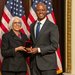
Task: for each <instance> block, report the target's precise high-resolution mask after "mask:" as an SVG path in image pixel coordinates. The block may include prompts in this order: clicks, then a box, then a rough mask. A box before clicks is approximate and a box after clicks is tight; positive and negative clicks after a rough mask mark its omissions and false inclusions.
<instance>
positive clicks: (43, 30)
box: [37, 20, 48, 41]
mask: <svg viewBox="0 0 75 75" xmlns="http://www.w3.org/2000/svg"><path fill="white" fill-rule="evenodd" d="M47 22H48V21H47V20H46V21H45V23H44V25H43V27H42V28H41V30H40V33H39V35H38V38H37V41H38V40H39V39H40V38H41V36H42V34H43V33H44V32H45V30H46V28H47V26H48V25H47Z"/></svg>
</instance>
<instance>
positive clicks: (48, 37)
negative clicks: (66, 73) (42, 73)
mask: <svg viewBox="0 0 75 75" xmlns="http://www.w3.org/2000/svg"><path fill="white" fill-rule="evenodd" d="M34 26H35V23H34V24H32V25H31V40H32V42H33V47H36V48H40V50H41V53H37V54H35V55H34V56H32V57H31V68H32V67H33V66H34V63H33V61H34V60H35V61H36V64H37V67H38V68H39V69H40V70H51V69H56V68H57V60H56V53H55V51H56V50H57V47H58V43H59V32H58V27H57V25H54V24H53V23H52V22H50V21H49V20H46V22H45V23H44V25H43V27H42V29H41V31H40V33H39V36H38V38H37V39H36V38H35V35H34Z"/></svg>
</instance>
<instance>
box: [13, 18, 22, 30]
mask: <svg viewBox="0 0 75 75" xmlns="http://www.w3.org/2000/svg"><path fill="white" fill-rule="evenodd" d="M21 25H22V24H21V21H20V20H19V19H17V18H16V19H15V20H14V21H13V25H12V28H13V30H14V31H19V30H20V29H21Z"/></svg>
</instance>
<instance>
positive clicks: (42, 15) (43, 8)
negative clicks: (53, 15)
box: [36, 4, 47, 20]
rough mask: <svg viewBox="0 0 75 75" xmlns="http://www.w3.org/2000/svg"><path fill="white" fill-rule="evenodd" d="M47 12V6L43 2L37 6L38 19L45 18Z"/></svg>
mask: <svg viewBox="0 0 75 75" xmlns="http://www.w3.org/2000/svg"><path fill="white" fill-rule="evenodd" d="M46 13H47V10H46V6H45V5H43V4H38V5H37V7H36V14H37V17H38V20H42V19H44V18H45V16H46Z"/></svg>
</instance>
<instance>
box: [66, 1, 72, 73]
mask: <svg viewBox="0 0 75 75" xmlns="http://www.w3.org/2000/svg"><path fill="white" fill-rule="evenodd" d="M71 2H72V1H71V0H66V14H65V19H66V20H65V21H66V22H65V24H66V29H65V31H66V32H65V35H66V39H65V40H66V46H65V48H66V72H68V73H71Z"/></svg>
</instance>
